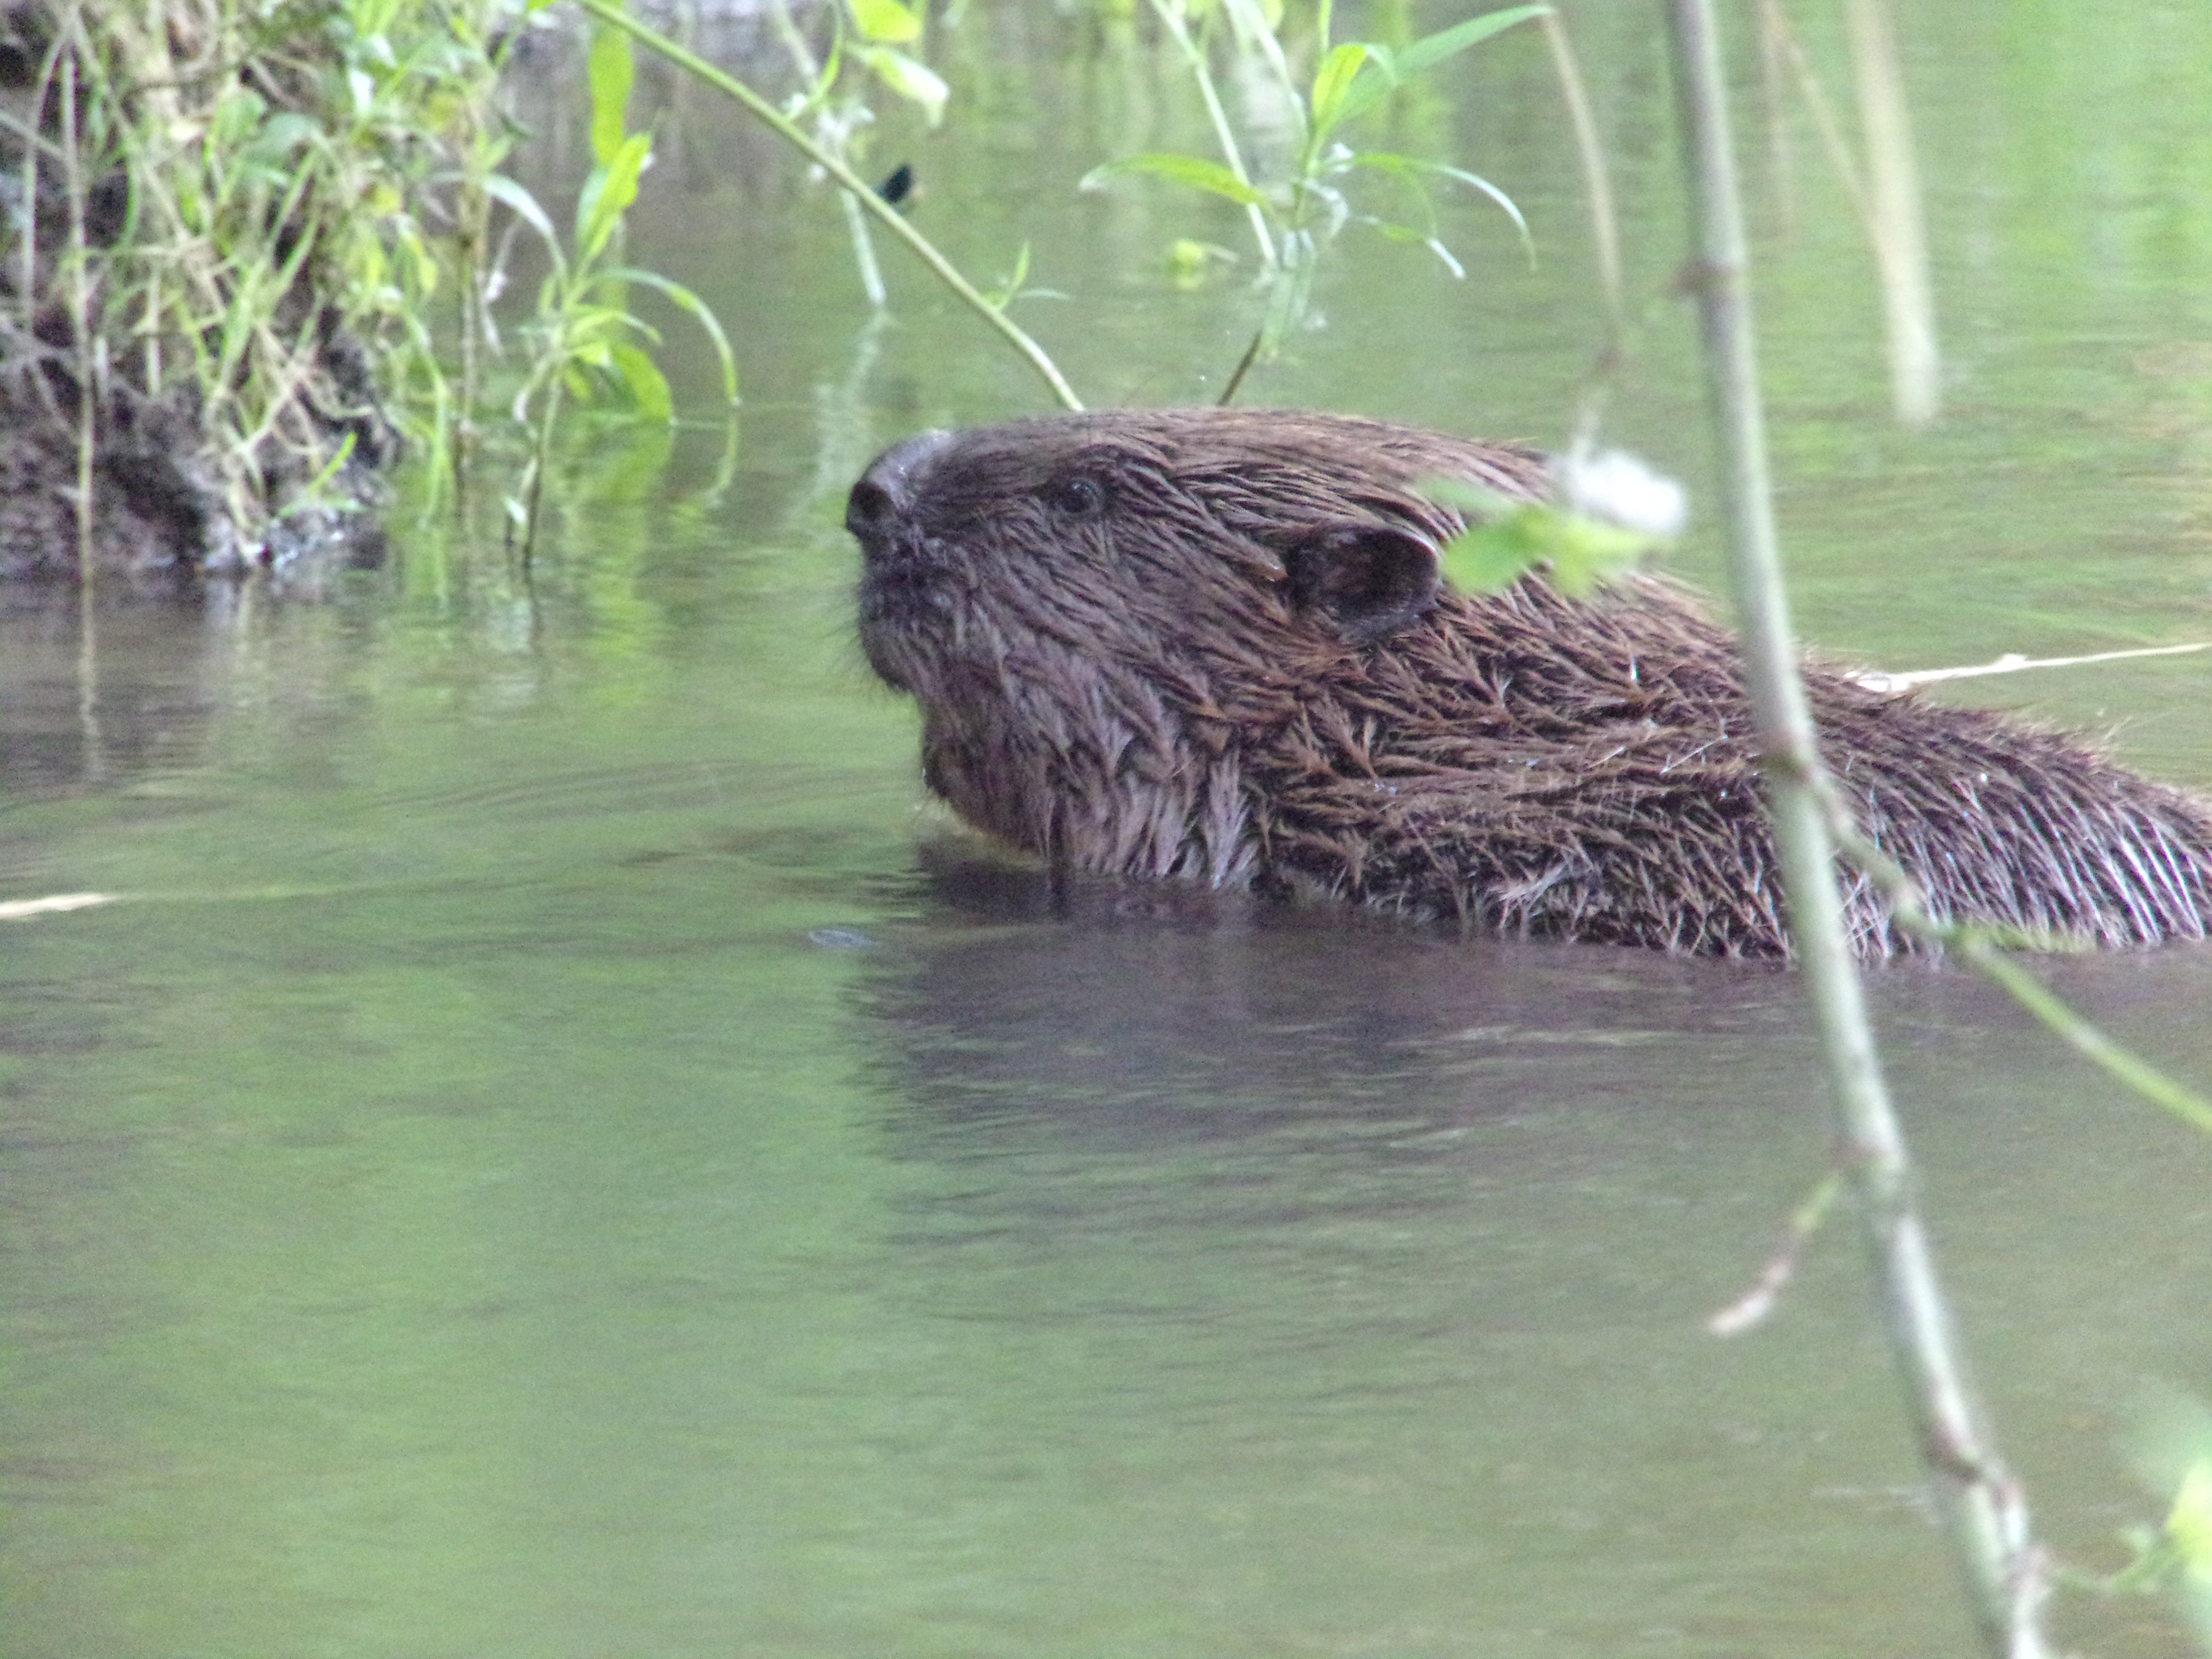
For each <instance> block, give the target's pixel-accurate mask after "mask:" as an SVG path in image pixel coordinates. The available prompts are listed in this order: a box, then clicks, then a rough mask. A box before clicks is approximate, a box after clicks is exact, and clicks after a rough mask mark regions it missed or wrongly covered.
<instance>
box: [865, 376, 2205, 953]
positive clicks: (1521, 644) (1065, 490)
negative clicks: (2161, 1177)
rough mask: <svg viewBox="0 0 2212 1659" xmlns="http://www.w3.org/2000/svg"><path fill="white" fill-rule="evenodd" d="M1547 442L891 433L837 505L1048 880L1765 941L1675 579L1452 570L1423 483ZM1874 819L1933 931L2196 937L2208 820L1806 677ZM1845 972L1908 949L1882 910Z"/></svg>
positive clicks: (1741, 777)
mask: <svg viewBox="0 0 2212 1659" xmlns="http://www.w3.org/2000/svg"><path fill="white" fill-rule="evenodd" d="M1437 475H1451V476H1454V477H1462V478H1466V479H1469V480H1472V481H1474V482H1475V483H1481V484H1485V485H1487V486H1489V487H1490V488H1492V489H1496V490H1498V491H1500V492H1502V493H1504V494H1507V495H1522V496H1533V495H1538V494H1540V493H1541V492H1542V490H1543V489H1544V487H1545V475H1544V468H1543V464H1542V462H1541V459H1540V458H1539V457H1537V456H1535V455H1534V454H1531V453H1528V452H1526V451H1523V450H1520V449H1516V448H1510V447H1501V446H1497V445H1491V444H1482V443H1475V442H1470V441H1465V440H1462V439H1456V438H1449V437H1444V436H1441V435H1436V434H1432V433H1426V432H1420V431H1415V430H1413V429H1410V428H1401V427H1394V426H1386V425H1382V424H1378V423H1376V422H1369V421H1361V420H1354V419H1350V418H1346V417H1342V416H1325V415H1310V414H1298V413H1291V412H1285V411H1261V410H1253V411H1216V410H1122V411H1116V412H1112V413H1103V414H1094V415H1081V416H1065V417H1061V418H1057V419H1048V420H1037V421H1024V422H1015V423H1012V424H1009V425H1006V426H997V427H986V428H977V429H975V430H971V431H966V432H961V433H956V434H951V435H946V434H942V433H933V434H929V435H925V436H922V437H919V438H913V439H909V440H908V441H905V442H904V443H902V444H899V445H896V446H895V447H892V448H891V449H890V450H887V451H886V452H884V454H883V455H881V456H880V457H878V459H877V460H876V462H875V464H874V465H872V466H871V467H870V468H869V469H868V471H867V472H866V475H865V476H864V477H862V478H861V479H860V482H859V483H856V484H855V485H854V487H853V492H852V498H851V502H850V505H849V507H848V510H847V513H846V523H847V524H848V526H850V527H851V529H852V531H853V532H854V535H855V536H857V537H858V538H860V545H861V549H862V551H863V554H864V559H865V569H864V574H863V575H862V578H861V582H860V637H861V640H862V642H863V643H864V645H865V646H866V649H867V653H868V659H869V661H870V662H871V663H872V664H873V665H874V666H875V669H876V671H877V672H878V673H879V674H881V675H882V676H883V677H884V679H886V680H888V681H889V682H890V684H892V685H894V686H896V687H898V688H899V689H901V690H906V691H910V692H912V693H913V694H914V696H915V697H916V698H917V699H918V700H919V701H920V702H921V709H922V761H923V768H924V773H925V775H926V777H927V781H928V782H929V786H930V787H931V788H933V789H934V790H935V791H936V792H937V793H939V794H940V795H942V796H944V797H945V799H947V800H948V801H950V802H951V804H952V805H953V806H954V807H955V808H956V809H957V811H959V812H960V813H961V814H962V816H963V817H966V818H968V819H969V820H970V821H971V822H973V823H976V824H978V825H980V826H981V827H982V828H983V829H987V830H990V831H992V832H994V834H997V835H999V836H1003V837H1005V838H1006V840H1008V841H1010V842H1014V843H1016V844H1017V845H1018V846H1021V847H1024V848H1028V849H1030V851H1032V852H1035V853H1038V854H1042V855H1043V856H1044V857H1045V858H1047V859H1048V860H1052V861H1053V862H1054V863H1055V864H1058V865H1060V866H1066V867H1070V868H1073V869H1078V870H1088V871H1102V872H1121V873H1126V874H1129V875H1140V876H1153V877H1160V876H1179V877H1188V878H1194V879H1197V880H1200V881H1204V882H1208V883H1211V884H1214V885H1216V886H1219V887H1227V888H1252V889H1256V890H1261V891H1270V890H1274V891H1295V890H1320V891H1322V892H1327V893H1332V894H1338V895H1341V896H1345V897H1348V898H1353V899H1358V900H1363V901H1364V902H1369V903H1371V904H1377V905H1383V906H1386V907H1389V908H1395V909H1403V910H1410V911H1414V912H1419V913H1423V914H1430V915H1441V916H1450V915H1458V916H1459V917H1461V918H1462V919H1464V920H1465V921H1469V922H1472V923H1474V924H1476V925H1479V926H1481V927H1488V928H1492V929H1497V930H1499V931H1502V932H1505V933H1525V934H1534V935H1546V936H1550V937H1554V938H1560V939H1599V940H1611V941H1616V942H1620V943H1626V944H1636V945H1656V946H1660V947H1663V948H1665V949H1668V950H1674V951H1704V952H1712V953H1725V954H1734V955H1746V956H1751V955H1770V954H1773V953H1775V952H1777V951H1780V950H1781V949H1782V948H1783V933H1782V923H1781V920H1780V894H1779V891H1778V876H1777V872H1776V869H1775V861H1774V854H1773V850H1772V848H1771V843H1770V841H1769V837H1768V832H1767V827H1766V823H1765V817H1764V815H1763V813H1762V812H1761V811H1760V805H1759V782H1758V775H1757V766H1756V762H1755V759H1754V755H1753V746H1752V739H1751V735H1750V733H1751V721H1750V716H1749V711H1748V709H1747V706H1746V703H1745V699H1744V694H1743V690H1742V685H1741V678H1740V675H1739V672H1738V669H1737V662H1736V653H1735V645H1734V642H1733V641H1731V639H1730V638H1729V635H1727V634H1726V633H1725V632H1723V630H1722V629H1720V628H1718V627H1717V626H1716V625H1715V624H1714V623H1711V622H1710V621H1709V620H1707V619H1706V618H1705V617H1704V616H1703V615H1702V614H1701V613H1700V612H1699V611H1698V610H1696V609H1695V608H1694V607H1693V606H1692V605H1690V604H1689V603H1688V602H1686V600H1684V599H1681V598H1680V597H1679V596H1678V595H1676V594H1675V593H1674V592H1672V591H1671V590H1670V589H1668V587H1667V586H1664V585H1663V584H1662V583H1659V582H1657V581H1655V580H1648V579H1638V580H1634V581H1632V582H1631V583H1629V584H1626V585H1625V586H1620V587H1618V588H1614V589H1612V590H1609V591H1608V592H1605V593H1603V594H1601V595H1600V596H1599V597H1597V598H1595V599H1588V600H1580V601H1577V600H1571V599H1565V598H1564V597H1562V596H1561V595H1560V594H1559V593H1558V592H1555V591H1554V590H1553V589H1552V588H1550V587H1549V586H1546V585H1545V584H1544V583H1543V582H1542V581H1541V580H1524V581H1522V583H1521V584H1520V585H1519V586H1516V587H1515V588H1513V589H1512V590H1511V591H1510V592H1506V593H1504V594H1502V595H1497V596H1492V597H1486V598H1478V599H1470V598H1468V597H1465V596H1462V595H1460V594H1457V593H1455V592H1452V591H1450V590H1449V588H1446V587H1444V586H1442V584H1441V582H1440V580H1439V577H1438V574H1437V547H1438V544H1439V543H1440V541H1441V540H1442V539H1443V538H1445V537H1447V536H1449V534H1450V533H1451V532H1453V531H1455V529H1456V528H1457V527H1458V520H1456V519H1455V516H1454V515H1453V514H1452V513H1450V512H1449V511H1448V510H1446V509H1443V508H1441V507H1437V506H1436V505H1434V504H1432V503H1431V502H1430V501H1426V500H1425V499H1424V498H1423V496H1422V495H1420V494H1419V491H1418V489H1416V487H1415V486H1416V483H1417V481H1418V480H1419V479H1421V478H1423V477H1433V476H1437ZM1808 681H1809V687H1810V690H1811V695H1812V700H1813V707H1814V713H1815V714H1816V715H1817V717H1818V718H1819V720H1820V726H1821V729H1822V732H1823V733H1824V742H1825V743H1826V753H1827V757H1828V759H1829V761H1830V763H1831V764H1832V766H1833V767H1834V769H1835V771H1836V773H1837V775H1838V777H1839V778H1840V779H1841V780H1842V781H1843V783H1844V787H1845V788H1846V789H1847V790H1848V791H1850V793H1852V795H1853V796H1854V797H1855V798H1856V800H1857V806H1858V811H1859V812H1860V815H1861V817H1862V820H1863V823H1864V824H1865V827H1866V828H1867V829H1869V831H1871V832H1872V833H1873V834H1874V835H1875V836H1876V837H1877V838H1878V839H1879V840H1880V841H1881V844H1882V845H1883V846H1884V847H1885V848H1887V849H1888V850H1889V851H1890V852H1891V853H1892V854H1893V855H1894V856H1896V857H1897V858H1898V859H1899V860H1900V861H1901V862H1902V863H1903V864H1904V865H1905V867H1906V868H1907V869H1908V870H1909V871H1910V872H1911V873H1912V875H1913V876H1914V877H1915V878H1917V880H1918V881H1919V882H1920V883H1921V884H1922V885H1923V888H1925V889H1926V890H1927V891H1928V893H1929V898H1930V901H1931V904H1932V906H1933V908H1935V910H1936V912H1937V913H1938V914H1939V915H1945V916H1950V917H1956V918H1962V919H1965V918H1972V919H1983V920H1989V921H2003V922H2010V923H2015V924H2019V925H2022V926H2025V927H2034V928H2047V929H2051V930H2055V931H2057V932H2059V933H2065V934H2069V935H2073V936H2076V937H2081V938H2086V939H2091V940H2094V941H2096V942H2099V943H2103V944H2112V945H2123V944H2131V943H2137V942H2142V941H2148V940H2154V939H2166V938H2171V937H2185V938H2202V937H2203V935H2204V933H2205V931H2206V919H2207V916H2208V915H2212V809H2208V808H2207V807H2206V806H2205V805H2203V804H2201V803H2199V802H2197V801H2195V800H2192V799H2190V798H2189V797H2187V796H2185V795H2183V794H2181V793H2179V792H2177V791H2174V790H2172V789H2168V788H2166V787H2161V786H2160V785H2157V784H2154V783H2151V782H2148V781H2145V780H2143V779H2141V778H2138V777H2136V776H2134V775H2131V774H2130V773H2127V772H2124V771H2123V770H2120V769H2118V768H2116V767H2114V766H2112V765H2111V764H2110V763H2106V762H2105V761H2102V760H2100V759H2098V758H2097V757H2094V756H2093V755H2090V754H2088V753H2087V752H2085V751H2084V750H2081V748H2079V747H2077V746H2075V744H2071V743H2069V742H2067V741H2065V740H2063V739H2062V738H2057V737H2054V736H2051V735H2047V734H2045V733H2043V732H2034V731H2029V730H2025V729H2023V728H2021V726H2016V725H2013V724H2009V723H2008V722H2007V721H2005V720H2002V719H2001V718H1999V717H1997V716H1996V715H1992V714H1982V713H1978V712H1973V711H1968V710H1960V709H1954V708H1942V707H1938V706H1936V705H1933V704H1929V703H1925V702H1920V701H1919V700H1917V698H1914V697H1911V696H1901V697H1900V696H1882V695H1879V694H1877V693H1875V692H1873V691H1870V690H1866V689H1864V688H1863V687H1861V686H1859V685H1857V684H1854V683H1853V682H1852V681H1850V679H1849V678H1846V677H1844V675H1842V674H1840V673H1838V672H1837V671H1834V670H1832V669H1826V668H1822V667H1820V666H1818V665H1813V666H1811V667H1809V668H1808ZM1850 921H1851V925H1852V927H1853V930H1854V934H1855V937H1856V938H1857V941H1858V944H1859V945H1860V947H1861V949H1862V950H1863V951H1869V952H1885V951H1890V950H1893V949H1895V948H1899V946H1900V945H1901V942H1902V941H1901V939H1900V938H1899V935H1898V934H1897V933H1894V932H1893V929H1892V927H1891V925H1890V924H1889V922H1888V921H1887V919H1886V917H1885V916H1884V915H1883V914H1882V911H1881V906H1880V904H1879V902H1878V901H1877V900H1876V899H1875V897H1874V896H1872V895H1871V894H1869V892H1867V891H1866V890H1864V889H1863V888H1861V889H1860V890H1857V891H1855V892H1854V893H1853V894H1852V895H1851V896H1850Z"/></svg>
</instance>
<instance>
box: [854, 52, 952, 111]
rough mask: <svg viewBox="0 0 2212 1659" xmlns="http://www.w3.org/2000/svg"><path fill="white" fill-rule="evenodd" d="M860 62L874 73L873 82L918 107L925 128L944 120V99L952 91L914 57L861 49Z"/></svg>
mask: <svg viewBox="0 0 2212 1659" xmlns="http://www.w3.org/2000/svg"><path fill="white" fill-rule="evenodd" d="M860 61H861V62H862V63H864V64H866V65H867V66H868V68H869V69H870V70H872V71H873V72H874V74H875V77H876V79H878V81H881V82H883V83H884V85H885V86H886V87H889V88H890V89H891V90H892V91H893V92H895V93H896V94H898V95H899V96H900V97H902V98H903V99H905V100H907V101H908V103H910V104H919V105H921V112H922V114H923V115H925V116H927V118H928V120H929V125H932V126H935V125H937V124H938V123H939V121H942V120H943V119H944V118H945V100H946V99H948V98H950V97H951V95H952V89H951V88H950V87H948V86H946V85H945V78H944V76H940V75H939V74H938V72H937V71H936V70H933V69H932V68H930V67H929V65H928V64H925V63H923V62H922V61H921V59H919V58H909V57H908V56H907V55H906V54H905V53H904V52H893V51H892V50H891V49H890V47H889V46H863V47H862V48H861V49H860Z"/></svg>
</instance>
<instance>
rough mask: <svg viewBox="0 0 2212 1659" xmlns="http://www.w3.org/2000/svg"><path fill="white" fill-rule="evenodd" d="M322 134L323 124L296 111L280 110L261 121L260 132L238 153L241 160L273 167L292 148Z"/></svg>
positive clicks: (286, 156) (286, 159)
mask: <svg viewBox="0 0 2212 1659" xmlns="http://www.w3.org/2000/svg"><path fill="white" fill-rule="evenodd" d="M321 133H322V127H321V126H320V125H319V124H318V123H317V122H316V121H315V120H314V119H313V118H312V117H310V116H306V115H302V114H301V113H300V112H298V111H296V110H282V111H279V112H277V113H276V114H275V115H272V116H270V118H268V119H267V120H266V121H264V122H263V123H262V124H261V131H258V132H257V133H255V134H254V135H253V137H252V139H251V140H250V141H249V142H248V143H247V144H246V148H245V149H243V150H242V151H240V160H241V161H247V162H251V163H253V164H255V165H257V166H264V167H273V166H275V165H276V164H277V163H278V162H281V161H289V160H290V159H291V156H292V153H293V152H294V151H295V150H296V149H299V148H300V147H301V145H302V144H307V143H313V141H314V140H315V139H316V138H317V137H320V136H321Z"/></svg>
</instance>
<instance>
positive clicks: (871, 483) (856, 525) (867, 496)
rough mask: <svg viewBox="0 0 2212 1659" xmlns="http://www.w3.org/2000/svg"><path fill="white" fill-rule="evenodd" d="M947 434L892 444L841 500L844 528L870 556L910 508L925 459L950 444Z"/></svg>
mask: <svg viewBox="0 0 2212 1659" xmlns="http://www.w3.org/2000/svg"><path fill="white" fill-rule="evenodd" d="M951 438H952V435H951V433H949V432H924V433H921V434H919V435H916V436H915V437H911V438H908V439H904V440H902V441H900V442H898V443H895V444H893V445H892V446H891V447H890V448H889V449H886V450H885V451H884V453H882V454H880V455H878V456H877V457H876V459H875V460H874V461H873V463H872V464H871V465H870V466H869V468H868V470H867V471H866V472H863V473H862V474H861V475H860V482H859V483H856V484H854V486H853V493H852V494H851V495H848V497H846V500H845V528H846V529H848V530H849V531H851V532H853V534H854V536H855V537H856V538H859V541H860V547H861V550H863V551H864V552H866V553H867V554H869V555H871V556H874V555H877V554H879V553H880V552H882V551H883V550H884V543H885V542H886V541H888V540H889V539H890V537H891V536H892V535H893V534H894V533H895V532H896V530H897V528H898V526H899V523H900V521H901V520H902V519H903V518H904V517H905V515H906V513H908V510H909V509H911V508H912V507H913V506H914V498H915V485H916V484H917V483H918V482H919V480H920V478H921V473H922V471H923V470H924V469H925V468H926V467H927V465H928V464H929V459H930V457H931V456H933V455H934V454H935V453H937V452H938V451H939V450H940V449H942V448H944V447H945V445H946V444H947V443H949V442H951Z"/></svg>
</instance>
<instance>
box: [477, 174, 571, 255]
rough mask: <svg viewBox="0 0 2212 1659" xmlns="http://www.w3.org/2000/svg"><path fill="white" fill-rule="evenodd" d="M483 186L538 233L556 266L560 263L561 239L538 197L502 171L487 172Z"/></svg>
mask: <svg viewBox="0 0 2212 1659" xmlns="http://www.w3.org/2000/svg"><path fill="white" fill-rule="evenodd" d="M483 187H484V194H485V195H487V196H489V197H491V198H492V199H493V200H494V201H495V202H500V203H502V204H505V205H506V207H507V209H508V210H509V211H511V212H512V213H513V215H514V216H516V217H517V218H519V219H520V220H521V221H522V222H523V223H525V224H526V225H528V226H529V227H530V228H531V229H532V230H534V231H536V232H537V233H538V239H539V240H541V241H543V242H544V244H545V246H546V248H547V250H548V252H550V253H551V255H552V257H553V263H554V264H555V265H556V267H557V266H559V265H560V264H562V258H561V239H560V238H559V237H558V236H556V235H555V234H554V233H553V221H552V220H551V219H550V218H549V217H548V216H547V215H546V212H545V210H544V208H542V207H540V206H538V198H537V197H535V196H532V194H531V193H530V192H529V191H527V190H526V189H524V188H523V186H522V185H519V184H517V183H516V182H515V181H514V180H513V179H510V178H508V177H507V175H506V174H505V173H489V174H487V175H486V176H485V179H484V181H483Z"/></svg>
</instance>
